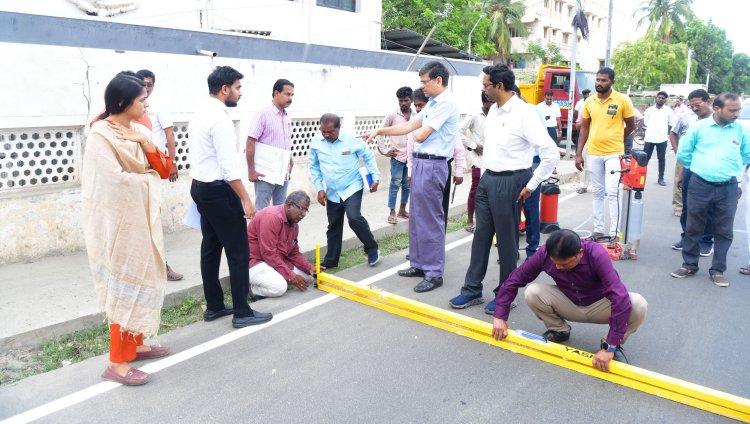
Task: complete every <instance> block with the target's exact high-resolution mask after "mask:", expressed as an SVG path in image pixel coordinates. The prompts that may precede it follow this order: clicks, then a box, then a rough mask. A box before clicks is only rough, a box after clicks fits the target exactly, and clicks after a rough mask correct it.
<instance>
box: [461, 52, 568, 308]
mask: <svg viewBox="0 0 750 424" xmlns="http://www.w3.org/2000/svg"><path fill="white" fill-rule="evenodd" d="M482 72H483V73H484V74H483V75H482V79H483V81H482V86H483V88H482V90H483V91H484V92H485V93H487V96H488V97H489V98H490V100H492V101H494V102H495V104H494V105H492V107H491V108H490V111H489V112H488V113H487V119H486V121H485V129H484V155H483V156H484V158H483V160H482V170H483V173H482V177H481V178H480V180H479V186H478V187H477V193H476V199H475V202H476V230H475V231H474V240H473V241H472V244H471V261H470V263H469V268H468V270H467V271H466V278H465V279H464V285H463V287H462V288H461V294H459V295H458V296H456V297H454V298H453V299H451V300H450V305H451V306H452V307H453V308H457V309H463V308H466V307H468V306H471V305H477V304H480V303H482V302H483V301H484V300H483V299H482V280H483V279H484V277H485V274H486V273H487V262H488V261H489V256H490V249H491V248H492V236H493V235H494V234H497V245H498V251H499V254H500V280H499V281H500V284H499V285H498V287H497V288H496V289H495V294H497V291H498V289H499V288H500V286H502V284H503V283H504V282H505V280H506V279H507V278H508V276H509V275H510V273H511V272H512V271H513V270H514V269H516V262H517V261H518V225H519V223H520V221H521V205H522V204H523V201H524V200H526V199H527V198H528V197H529V196H530V195H531V193H532V192H533V191H534V190H536V188H537V187H538V186H539V184H541V182H542V181H543V180H545V179H547V178H549V176H550V175H552V171H553V170H554V169H555V167H556V166H557V163H558V162H559V161H560V154H559V153H558V151H557V146H556V145H555V142H554V141H552V139H551V138H550V137H549V134H547V130H546V128H545V127H544V124H543V123H542V121H541V120H540V119H539V115H538V114H537V111H536V109H535V106H533V105H530V104H527V103H525V102H524V101H523V100H522V99H520V98H519V97H518V96H516V95H515V93H513V91H512V88H513V86H514V85H515V82H516V77H515V75H514V74H513V71H511V70H510V69H509V68H508V67H507V66H505V65H500V64H498V65H493V66H487V67H485V68H484V69H483V70H482ZM534 149H537V150H539V157H540V159H541V163H540V164H539V166H538V167H537V168H536V170H534V171H533V173H532V171H531V165H532V160H533V157H534ZM484 311H485V312H486V313H488V314H494V313H495V297H494V296H493V297H492V299H491V300H490V301H489V302H488V303H487V305H486V306H485V308H484Z"/></svg>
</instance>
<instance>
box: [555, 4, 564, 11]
mask: <svg viewBox="0 0 750 424" xmlns="http://www.w3.org/2000/svg"><path fill="white" fill-rule="evenodd" d="M562 8H563V4H562V2H561V1H556V2H555V12H559V13H562Z"/></svg>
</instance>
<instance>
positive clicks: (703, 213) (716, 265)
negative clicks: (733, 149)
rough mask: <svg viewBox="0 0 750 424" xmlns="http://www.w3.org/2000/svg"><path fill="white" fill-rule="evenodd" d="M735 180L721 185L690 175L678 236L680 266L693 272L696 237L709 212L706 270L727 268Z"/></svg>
mask: <svg viewBox="0 0 750 424" xmlns="http://www.w3.org/2000/svg"><path fill="white" fill-rule="evenodd" d="M737 189H738V187H737V179H736V178H735V177H732V178H731V179H729V181H727V182H726V183H723V184H715V183H710V182H708V181H706V180H704V179H703V178H701V177H699V176H698V174H693V176H692V177H691V178H690V187H689V188H688V199H690V207H689V208H688V216H687V227H686V228H685V237H684V238H683V239H682V260H683V264H682V266H683V267H685V268H687V269H690V270H694V271H697V270H698V259H700V239H701V237H703V232H704V231H705V229H706V217H707V216H708V214H709V211H710V212H712V213H713V234H714V256H713V261H712V263H711V268H710V269H709V273H710V272H715V271H716V272H724V271H726V270H727V252H728V251H729V247H730V246H731V245H732V239H733V238H734V215H735V213H736V212H737V200H738V198H739V197H738V195H739V193H738V190H737Z"/></svg>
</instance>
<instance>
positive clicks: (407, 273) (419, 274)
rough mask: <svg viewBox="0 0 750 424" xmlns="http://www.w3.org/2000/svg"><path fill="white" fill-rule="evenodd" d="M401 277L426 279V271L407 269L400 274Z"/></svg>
mask: <svg viewBox="0 0 750 424" xmlns="http://www.w3.org/2000/svg"><path fill="white" fill-rule="evenodd" d="M398 275H399V277H424V271H422V270H421V269H419V268H407V269H402V270H400V271H399V272H398Z"/></svg>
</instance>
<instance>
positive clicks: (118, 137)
mask: <svg viewBox="0 0 750 424" xmlns="http://www.w3.org/2000/svg"><path fill="white" fill-rule="evenodd" d="M104 97H105V104H106V109H105V112H104V113H103V114H102V115H101V116H100V118H101V120H100V121H97V122H96V123H94V124H93V126H92V127H91V132H90V133H89V135H88V138H87V139H86V146H85V152H84V157H83V172H82V180H81V191H82V195H83V221H84V233H85V238H86V249H87V251H88V256H89V264H90V266H91V272H92V274H93V279H94V287H95V289H96V294H97V298H98V300H99V306H100V307H101V309H102V311H103V312H104V313H105V315H106V317H107V319H108V320H109V323H110V365H109V366H108V367H107V369H106V370H105V371H104V374H102V377H103V378H104V379H106V380H111V381H115V382H119V383H122V384H126V385H139V384H144V383H146V382H147V381H148V378H149V375H148V374H147V373H145V372H143V371H140V370H138V369H136V368H132V367H131V366H130V365H129V364H128V362H130V361H133V360H137V359H148V358H156V357H160V356H164V355H167V354H168V353H169V348H166V347H160V346H149V345H144V344H143V336H146V337H150V336H154V335H156V334H157V331H158V329H159V324H160V313H161V307H162V303H163V301H164V290H165V285H166V281H167V276H166V271H165V269H166V267H165V264H164V238H163V233H162V227H161V215H160V204H161V181H160V180H161V177H160V174H163V172H164V171H165V168H171V161H169V160H168V159H165V158H164V155H163V154H162V153H161V152H159V151H158V149H156V147H155V146H154V145H153V144H152V143H151V141H150V138H151V136H150V131H149V130H148V129H146V128H145V127H143V126H142V125H139V124H136V123H133V122H132V121H133V120H135V119H138V118H139V117H141V116H142V115H143V113H144V112H145V110H146V107H147V103H146V97H147V95H146V90H145V88H144V84H143V82H142V81H141V80H139V79H138V78H137V77H135V76H131V75H129V74H128V73H121V74H118V75H117V76H116V77H115V78H114V79H113V80H112V81H111V82H110V83H109V85H108V86H107V88H106V90H105V94H104ZM166 175H169V170H168V169H166Z"/></svg>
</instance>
